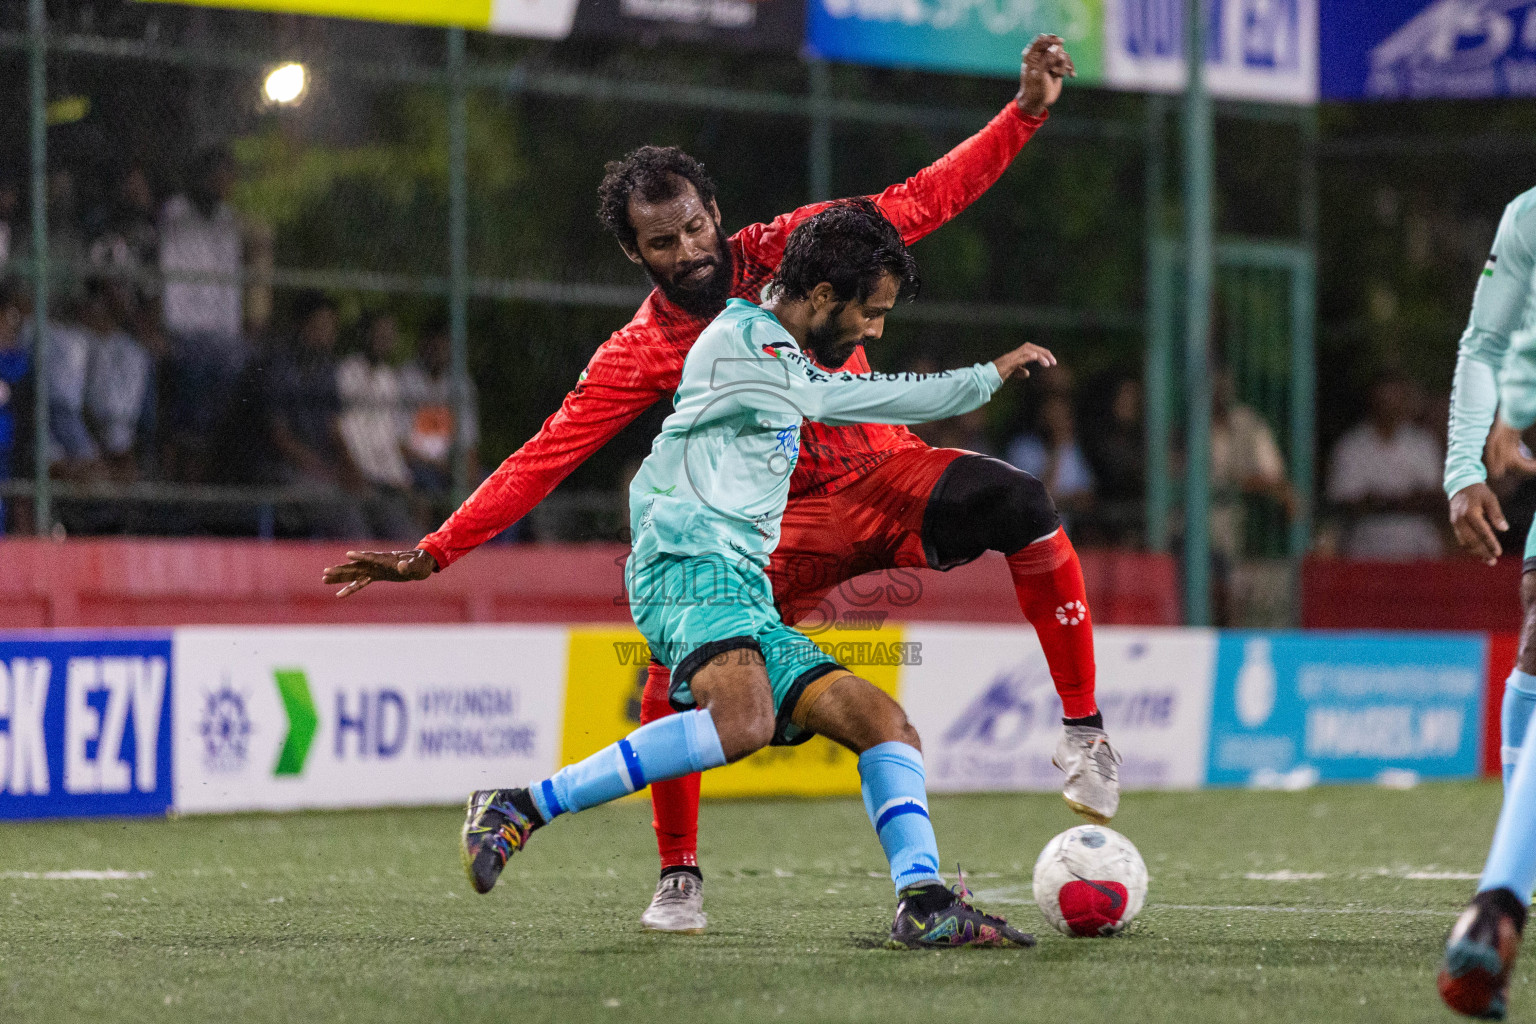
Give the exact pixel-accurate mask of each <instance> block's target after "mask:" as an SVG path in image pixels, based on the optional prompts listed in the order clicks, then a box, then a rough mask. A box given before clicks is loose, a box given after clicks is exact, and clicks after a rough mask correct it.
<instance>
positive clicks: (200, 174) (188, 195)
mask: <svg viewBox="0 0 1536 1024" xmlns="http://www.w3.org/2000/svg"><path fill="white" fill-rule="evenodd" d="M234 184H235V165H234V161H233V160H232V159H231V158H230V156H229V154H228V153H226V152H224V151H223V150H221V149H213V150H209V151H207V152H205V153H204V154H203V155H202V156H201V157H200V158H199V159H198V161H197V163H196V165H195V167H194V170H193V175H192V182H191V187H190V188H188V189H187V191H186V192H184V193H181V194H178V195H175V196H173V197H171V199H170V200H168V201H167V202H166V204H165V206H164V208H163V209H162V210H161V212H160V225H159V262H160V270H161V272H162V274H163V275H164V278H165V280H164V284H163V286H162V292H161V314H162V316H163V317H164V320H165V329H166V333H167V334H168V335H169V337H170V340H171V358H170V366H169V373H168V377H169V380H168V381H167V385H168V387H169V389H170V392H171V394H170V396H169V397H170V402H169V407H168V419H169V420H170V423H169V424H168V426H169V428H170V430H172V431H173V432H174V434H175V437H174V438H173V439H172V440H173V442H174V443H175V446H176V448H177V453H176V458H175V463H176V472H177V473H178V475H181V476H185V477H187V478H190V479H201V478H203V477H204V476H205V475H206V474H207V472H208V465H207V462H208V451H207V438H208V437H209V436H211V431H212V428H213V427H214V425H215V424H216V423H217V422H218V421H219V419H220V418H221V417H222V416H223V415H224V412H225V410H226V408H227V406H228V403H229V401H230V398H231V394H232V391H233V386H234V382H235V380H236V378H237V377H238V375H239V373H240V371H241V369H242V368H243V367H244V365H245V363H246V361H247V358H248V355H249V349H248V347H247V344H246V341H245V338H244V335H243V333H242V326H243V323H242V311H241V289H240V275H241V272H242V270H243V267H244V261H243V248H242V246H243V238H242V235H241V228H240V221H239V218H238V217H237V216H236V214H235V211H234V210H233V209H232V208H231V207H230V205H229V202H228V199H229V195H230V191H231V190H232V189H233V188H234ZM178 274H187V275H201V276H208V277H225V278H227V280H178V279H177V276H176V275H178Z"/></svg>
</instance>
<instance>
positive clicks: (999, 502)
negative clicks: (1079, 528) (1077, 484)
mask: <svg viewBox="0 0 1536 1024" xmlns="http://www.w3.org/2000/svg"><path fill="white" fill-rule="evenodd" d="M937 499H938V501H939V503H940V504H939V506H938V509H937V511H938V512H939V513H940V515H941V516H942V519H941V520H938V521H934V522H933V523H932V524H931V529H932V532H933V536H932V539H933V541H934V544H935V548H936V549H938V550H939V551H940V554H941V557H944V558H945V560H946V561H947V560H949V558H950V557H953V558H955V559H956V560H969V559H971V558H975V557H976V556H977V555H979V554H981V553H982V552H983V551H987V550H992V551H1001V552H1002V553H1003V554H1005V555H1011V554H1013V553H1014V552H1015V551H1018V550H1019V549H1020V548H1022V547H1025V546H1026V545H1028V544H1031V543H1033V542H1034V541H1037V540H1039V539H1040V538H1041V537H1044V536H1046V535H1048V534H1050V533H1053V532H1055V530H1056V528H1057V527H1059V526H1060V525H1061V518H1060V516H1058V515H1057V514H1056V503H1055V502H1054V501H1052V500H1051V496H1050V494H1049V493H1048V492H1047V491H1046V489H1045V485H1044V484H1043V483H1041V482H1040V481H1039V480H1037V479H1035V478H1034V477H1032V476H1030V475H1029V474H1028V473H1026V472H1024V471H1023V470H1021V469H1017V468H1015V467H1013V466H1010V465H1009V464H1008V463H1006V462H1003V461H1001V460H1000V459H993V458H985V457H980V456H977V457H972V458H962V459H956V460H955V462H954V464H953V465H952V466H951V467H950V469H949V471H948V472H947V473H946V475H945V478H944V480H943V481H942V484H941V490H940V493H939V495H938V496H937Z"/></svg>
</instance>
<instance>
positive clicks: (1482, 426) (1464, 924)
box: [1439, 189, 1536, 1020]
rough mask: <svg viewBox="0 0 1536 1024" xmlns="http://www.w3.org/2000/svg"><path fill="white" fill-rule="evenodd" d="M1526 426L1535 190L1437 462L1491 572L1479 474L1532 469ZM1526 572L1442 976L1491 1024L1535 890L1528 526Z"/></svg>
mask: <svg viewBox="0 0 1536 1024" xmlns="http://www.w3.org/2000/svg"><path fill="white" fill-rule="evenodd" d="M1496 415H1497V422H1495V416H1496ZM1533 424H1536V189H1532V190H1531V191H1529V192H1526V193H1524V194H1523V195H1521V196H1519V197H1518V198H1516V199H1515V201H1514V202H1512V203H1510V204H1509V205H1508V206H1507V207H1505V209H1504V218H1503V220H1501V221H1500V222H1499V231H1498V235H1497V236H1496V237H1495V238H1494V241H1493V253H1492V255H1490V256H1489V257H1488V263H1487V265H1486V266H1485V267H1484V268H1483V276H1482V278H1481V279H1479V281H1478V284H1477V294H1476V296H1475V297H1474V298H1473V300H1472V317H1471V320H1470V321H1469V322H1468V324H1467V330H1466V333H1465V334H1463V335H1462V338H1461V352H1460V355H1459V356H1458V358H1457V361H1456V378H1455V383H1454V385H1453V389H1452V393H1451V424H1450V443H1449V445H1448V447H1447V451H1446V459H1445V491H1446V494H1447V495H1449V496H1450V499H1451V523H1452V525H1453V526H1454V527H1455V529H1456V537H1457V539H1458V540H1459V541H1460V542H1461V544H1462V546H1463V547H1465V548H1466V549H1467V550H1468V551H1470V552H1472V553H1473V554H1475V555H1477V556H1478V557H1479V558H1482V559H1483V560H1484V561H1486V562H1487V563H1488V564H1490V565H1492V564H1493V563H1494V562H1495V561H1496V560H1497V559H1498V557H1499V555H1500V554H1501V553H1502V548H1501V546H1500V544H1499V540H1498V533H1499V532H1502V531H1504V530H1507V529H1509V524H1508V523H1507V522H1506V521H1505V519H1504V513H1503V511H1502V510H1501V509H1500V508H1499V500H1498V498H1496V497H1495V496H1494V493H1493V491H1492V490H1490V489H1489V487H1488V484H1487V482H1486V480H1487V474H1488V471H1489V470H1492V471H1493V472H1494V473H1495V474H1498V473H1501V472H1504V471H1507V470H1508V469H1521V470H1524V471H1527V472H1529V471H1532V470H1536V464H1533V463H1531V461H1530V460H1529V459H1528V458H1526V457H1525V456H1523V455H1522V454H1521V453H1520V452H1519V437H1520V432H1521V431H1524V430H1525V429H1527V428H1529V427H1530V426H1532V425H1533ZM1490 428H1491V429H1490ZM1485 442H1486V449H1487V450H1486V454H1485V451H1484V447H1485ZM1485 461H1486V463H1487V465H1486V467H1485V464H1484V463H1485ZM1524 568H1525V572H1524V574H1523V576H1522V577H1521V581H1520V599H1521V603H1522V604H1523V606H1524V612H1525V626H1524V629H1523V630H1522V631H1521V634H1520V654H1519V658H1518V660H1517V661H1516V663H1515V669H1514V671H1513V672H1511V673H1510V676H1509V681H1508V682H1507V683H1506V684H1505V688H1504V706H1503V709H1502V723H1501V724H1502V730H1503V763H1504V806H1503V809H1502V810H1501V811H1500V814H1499V824H1498V829H1497V830H1496V831H1495V833H1494V837H1493V847H1492V849H1490V850H1489V853H1488V861H1487V864H1486V865H1485V866H1484V868H1483V877H1482V880H1481V882H1480V883H1479V884H1478V891H1477V895H1476V896H1475V897H1474V898H1473V900H1472V903H1471V905H1470V906H1468V907H1467V910H1466V912H1465V913H1464V914H1462V916H1461V918H1460V919H1459V920H1458V921H1457V922H1456V926H1455V927H1454V928H1453V929H1452V930H1451V935H1450V938H1449V940H1448V941H1447V943H1446V950H1445V963H1444V965H1443V967H1442V968H1441V971H1440V976H1439V988H1440V995H1441V997H1442V998H1443V999H1444V1000H1445V1002H1446V1004H1447V1005H1449V1006H1450V1007H1451V1008H1452V1009H1454V1010H1457V1011H1459V1012H1461V1013H1464V1014H1467V1015H1468V1016H1472V1017H1482V1018H1484V1019H1489V1020H1502V1019H1503V1018H1504V1013H1505V1009H1506V1006H1507V1002H1508V992H1509V978H1510V973H1511V971H1512V970H1513V968H1514V963H1515V955H1516V953H1517V952H1518V950H1519V945H1520V936H1521V933H1522V931H1523V930H1524V928H1525V916H1526V909H1527V908H1528V907H1529V906H1530V902H1531V889H1532V886H1533V885H1536V743H1526V742H1525V740H1526V736H1527V728H1528V726H1529V724H1530V720H1531V712H1532V710H1533V708H1536V529H1533V530H1532V531H1531V533H1530V535H1529V536H1528V537H1527V538H1526V543H1525V562H1524Z"/></svg>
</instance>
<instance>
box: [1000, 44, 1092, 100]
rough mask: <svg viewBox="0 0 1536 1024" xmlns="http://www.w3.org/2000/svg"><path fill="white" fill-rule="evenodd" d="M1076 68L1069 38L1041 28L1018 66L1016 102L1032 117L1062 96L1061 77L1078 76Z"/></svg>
mask: <svg viewBox="0 0 1536 1024" xmlns="http://www.w3.org/2000/svg"><path fill="white" fill-rule="evenodd" d="M1076 77H1077V68H1076V67H1075V66H1074V65H1073V63H1072V56H1071V55H1070V54H1069V53H1067V47H1066V40H1064V39H1062V38H1061V36H1053V35H1049V34H1047V33H1044V32H1042V33H1041V34H1040V35H1038V36H1036V37H1035V41H1034V42H1032V43H1030V44H1029V49H1027V50H1025V51H1024V58H1023V64H1022V66H1021V67H1020V68H1019V94H1018V95H1017V96H1016V97H1014V102H1015V103H1017V104H1018V105H1019V110H1021V111H1023V112H1024V113H1025V114H1028V115H1029V116H1030V117H1039V116H1040V115H1041V114H1043V113H1045V108H1046V107H1049V106H1050V105H1051V104H1052V103H1055V102H1056V100H1057V98H1058V97H1060V96H1061V81H1062V79H1064V78H1076Z"/></svg>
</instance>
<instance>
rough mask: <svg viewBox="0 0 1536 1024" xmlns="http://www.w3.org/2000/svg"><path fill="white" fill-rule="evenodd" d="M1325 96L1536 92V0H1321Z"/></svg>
mask: <svg viewBox="0 0 1536 1024" xmlns="http://www.w3.org/2000/svg"><path fill="white" fill-rule="evenodd" d="M1320 45H1321V59H1320V62H1319V63H1320V70H1321V73H1320V83H1319V84H1320V87H1321V93H1322V95H1323V98H1325V99H1433V98H1445V99H1457V98H1463V97H1478V96H1532V95H1536V0H1433V2H1426V0H1370V2H1369V3H1365V2H1361V0H1352V2H1346V0H1324V3H1323V5H1322V31H1321V38H1320Z"/></svg>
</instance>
